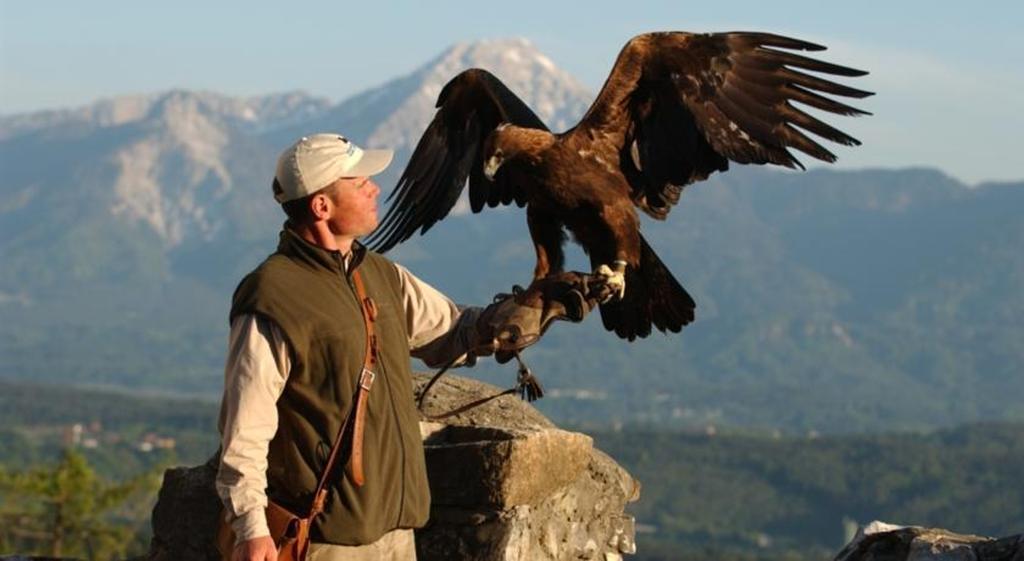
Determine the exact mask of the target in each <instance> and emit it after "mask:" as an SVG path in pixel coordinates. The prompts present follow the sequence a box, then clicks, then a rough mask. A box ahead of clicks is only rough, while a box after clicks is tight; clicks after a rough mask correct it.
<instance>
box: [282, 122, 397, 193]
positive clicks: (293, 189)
mask: <svg viewBox="0 0 1024 561" xmlns="http://www.w3.org/2000/svg"><path fill="white" fill-rule="evenodd" d="M392 157H394V152H393V151H392V150H363V149H362V148H360V147H358V146H356V145H355V144H353V143H352V141H350V140H349V139H347V138H345V137H344V136H341V135H340V134H334V133H320V134H314V135H310V136H304V137H302V138H300V139H299V140H298V141H297V142H296V143H295V144H292V145H291V146H289V147H288V148H287V149H286V150H285V151H284V152H282V153H281V156H280V157H279V158H278V159H277V171H276V172H275V174H274V176H275V178H276V179H277V182H278V184H280V186H281V191H280V192H277V191H276V190H275V193H274V198H275V199H277V202H279V203H286V202H288V201H291V200H295V199H301V198H302V197H306V196H308V195H312V194H313V193H315V192H317V191H319V190H320V189H323V188H324V187H327V186H328V185H330V184H331V183H334V182H335V181H337V180H338V179H340V178H342V177H366V176H370V175H376V174H378V173H380V172H382V171H384V170H385V169H386V168H387V167H388V164H390V163H391V158H392Z"/></svg>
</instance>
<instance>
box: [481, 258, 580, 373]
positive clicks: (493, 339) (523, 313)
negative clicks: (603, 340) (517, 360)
mask: <svg viewBox="0 0 1024 561" xmlns="http://www.w3.org/2000/svg"><path fill="white" fill-rule="evenodd" d="M589 281H590V279H589V277H588V275H585V274H583V273H577V272H573V271H569V272H564V273H557V274H554V275H550V276H548V277H545V278H543V279H540V280H537V281H534V282H533V283H532V284H531V285H530V286H529V287H528V288H526V289H523V290H519V291H517V292H516V293H514V294H512V295H510V296H507V297H505V298H503V299H501V300H499V301H497V302H495V303H494V304H491V305H490V306H488V307H487V308H485V309H484V311H483V313H481V314H480V317H479V318H478V319H477V332H478V334H479V341H480V344H479V346H478V348H477V349H476V351H475V354H477V355H481V356H482V355H487V354H491V353H495V358H496V359H497V360H498V362H501V363H504V362H507V361H508V360H510V359H511V358H512V352H513V351H517V350H520V349H523V348H525V347H528V346H530V345H532V344H533V343H535V342H537V340H538V339H540V336H541V335H543V334H544V332H545V331H547V329H548V327H550V325H551V323H552V322H553V321H555V320H559V319H560V320H566V321H571V322H574V323H575V322H580V321H583V318H585V317H586V316H587V314H588V313H589V312H590V310H592V309H593V308H594V307H595V306H597V304H598V298H599V295H597V294H592V293H594V292H595V291H594V290H593V288H592V287H590V286H588V282H589Z"/></svg>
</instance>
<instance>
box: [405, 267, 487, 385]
mask: <svg viewBox="0 0 1024 561" xmlns="http://www.w3.org/2000/svg"><path fill="white" fill-rule="evenodd" d="M395 268H396V269H398V277H399V280H400V281H401V287H402V300H403V302H404V304H405V319H406V328H407V331H408V333H409V352H410V354H411V355H412V356H414V357H416V358H418V359H420V360H422V361H423V362H424V363H426V365H427V366H429V367H431V368H437V367H440V366H443V365H444V364H446V363H447V362H448V361H450V360H452V359H453V358H454V359H456V360H455V364H456V365H458V364H463V363H465V362H467V360H470V361H471V360H472V357H470V356H468V355H467V353H468V352H469V351H470V350H471V349H472V348H474V347H475V346H476V340H477V330H476V320H477V318H478V317H479V316H480V312H481V311H482V308H477V307H463V306H457V305H456V304H455V303H454V302H452V301H451V300H450V299H449V298H448V297H447V296H445V295H444V294H441V292H439V291H438V290H437V289H436V288H434V287H433V286H430V285H429V284H427V283H426V282H424V281H423V280H421V279H419V278H418V277H416V275H413V274H412V273H410V272H409V270H408V269H406V268H405V267H403V266H401V265H398V264H395Z"/></svg>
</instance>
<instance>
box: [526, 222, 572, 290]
mask: <svg viewBox="0 0 1024 561" xmlns="http://www.w3.org/2000/svg"><path fill="white" fill-rule="evenodd" d="M526 225H527V227H528V228H529V230H530V237H531V238H533V247H534V249H535V250H536V252H537V265H536V266H535V267H534V268H533V280H540V279H542V278H544V277H546V276H548V275H550V274H552V273H561V272H562V270H563V269H564V267H565V253H564V252H563V251H562V244H563V243H564V242H565V231H564V230H562V222H561V221H560V220H558V218H557V217H555V216H553V215H551V214H548V213H544V212H541V211H538V210H537V209H536V208H535V207H533V206H528V207H526Z"/></svg>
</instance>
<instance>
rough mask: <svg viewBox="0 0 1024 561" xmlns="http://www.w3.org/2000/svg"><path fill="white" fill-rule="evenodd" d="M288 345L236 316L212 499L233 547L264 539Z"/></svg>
mask: <svg viewBox="0 0 1024 561" xmlns="http://www.w3.org/2000/svg"><path fill="white" fill-rule="evenodd" d="M289 367H290V365H289V356H288V349H287V345H286V343H285V341H284V338H283V337H282V336H281V334H280V330H279V329H278V328H277V327H276V326H275V325H273V324H272V323H271V322H270V321H269V320H266V319H262V318H257V317H255V316H241V317H238V318H236V319H235V321H234V322H233V323H232V325H231V335H230V338H229V345H228V358H227V361H226V363H225V369H224V397H223V400H222V402H221V415H220V431H221V461H220V469H219V470H218V472H217V481H216V487H217V494H218V495H219V496H220V498H221V501H222V502H223V503H224V508H225V516H227V517H228V519H229V520H230V521H231V525H232V529H233V530H234V531H235V537H236V540H237V541H243V540H247V539H251V538H254V537H259V536H265V535H267V534H269V531H268V529H267V522H266V517H265V515H264V509H265V508H266V506H267V497H266V487H267V476H266V472H267V450H268V448H269V445H270V440H271V439H272V438H273V437H274V434H275V433H276V432H277V405H276V404H277V399H278V397H280V395H281V392H282V391H283V389H284V384H285V381H286V380H287V372H288V370H289Z"/></svg>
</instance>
